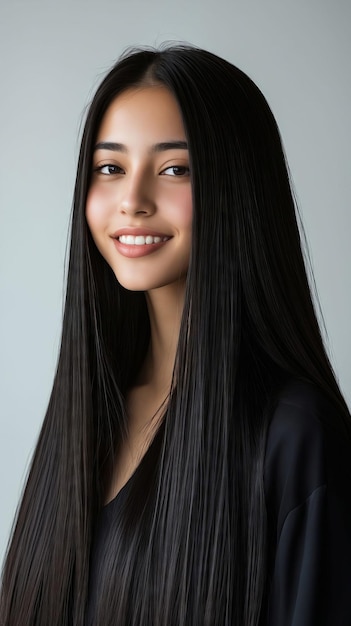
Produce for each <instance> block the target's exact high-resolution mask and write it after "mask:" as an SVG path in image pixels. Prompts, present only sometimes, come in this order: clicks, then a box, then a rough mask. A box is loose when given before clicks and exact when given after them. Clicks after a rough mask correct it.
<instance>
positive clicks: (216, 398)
mask: <svg viewBox="0 0 351 626" xmlns="http://www.w3.org/2000/svg"><path fill="white" fill-rule="evenodd" d="M153 83H155V84H159V83H160V84H163V85H165V86H166V87H167V88H168V89H169V90H170V91H171V92H172V94H173V95H174V96H175V98H176V100H177V102H178V104H179V107H180V111H181V114H182V118H183V122H184V127H185V132H186V136H187V141H188V145H189V153H190V161H191V177H192V178H191V180H192V192H193V239H192V251H191V260H190V266H189V269H188V274H187V284H186V296H185V304H184V311H183V317H182V322H181V328H180V335H179V342H178V350H177V356H176V362H175V368H174V381H176V382H175V383H174V384H173V386H172V389H171V393H170V398H169V402H168V406H167V410H166V411H165V415H164V419H163V422H162V424H161V426H160V429H159V431H158V433H157V434H156V436H155V439H154V441H153V443H152V444H151V447H150V450H149V452H148V453H147V454H146V457H145V458H146V461H145V463H144V467H143V472H139V473H137V474H136V475H135V479H134V481H133V484H132V488H131V490H130V492H129V495H128V499H127V501H126V503H125V507H124V510H123V515H122V517H121V518H119V519H118V520H117V521H116V523H115V524H112V527H111V529H110V536H109V541H108V549H107V551H106V555H105V556H106V558H105V561H104V565H103V567H102V570H101V571H100V574H99V583H98V585H99V588H98V590H97V594H96V597H97V598H98V605H97V609H96V623H97V624H104V625H106V624H118V625H121V626H122V625H124V624H125V625H127V624H128V625H133V626H141V625H142V626H146V625H153V626H161V625H162V626H165V625H167V626H172V625H179V624H186V625H187V626H199V624H204V625H208V626H210V625H211V626H214V625H216V624H218V625H221V626H224V625H227V626H232V625H233V624H238V625H240V626H257V624H258V622H259V617H260V613H261V611H262V602H263V598H264V592H265V572H266V553H265V546H266V517H267V515H266V510H265V501H264V488H263V463H264V453H265V441H266V433H267V428H268V425H269V419H270V416H271V413H272V410H273V406H274V402H275V399H276V398H277V396H278V394H279V391H280V389H281V387H282V386H283V385H284V383H285V381H286V380H287V379H289V378H297V379H300V380H304V381H307V382H309V383H311V384H313V385H315V386H317V387H318V388H320V389H322V390H323V392H324V394H325V395H326V396H327V397H328V398H329V400H330V401H331V402H332V403H333V404H334V406H335V407H336V408H337V414H338V415H339V416H340V427H341V428H343V429H344V431H345V433H346V434H347V436H350V420H349V413H348V410H347V407H346V405H345V402H344V400H343V398H342V396H341V394H340V391H339V389H338V386H337V383H336V381H335V377H334V375H333V372H332V369H331V366H330V363H329V361H328V358H327V356H326V353H325V350H324V347H323V342H322V339H321V335H320V330H319V327H318V323H317V320H316V315H315V312H314V306H313V302H312V298H311V293H310V288H309V284H308V279H307V276H306V270H305V266H304V261H303V254H302V250H301V243H300V236H299V228H298V223H297V219H296V212H295V206H294V201H293V196H292V192H291V187H290V183H289V176H288V171H287V166H286V162H285V158H284V153H283V149H282V145H281V140H280V136H279V131H278V129H277V125H276V122H275V120H274V117H273V115H272V113H271V111H270V109H269V107H268V105H267V103H266V101H265V98H264V97H263V95H262V94H261V92H260V90H259V89H258V88H257V87H256V86H255V84H254V83H253V82H252V81H251V80H250V78H248V77H247V76H246V75H245V74H244V73H243V72H242V71H240V70H239V69H237V68H236V67H234V66H233V65H231V64H230V63H228V62H226V61H224V60H223V59H220V58H219V57H217V56H215V55H213V54H211V53H209V52H207V51H204V50H199V49H196V48H191V47H185V46H176V47H168V48H166V49H163V50H159V51H156V50H150V49H145V50H134V51H132V52H129V53H128V54H127V55H124V56H123V57H122V58H121V59H120V60H119V62H118V63H117V64H116V65H115V66H114V67H113V68H112V70H111V71H110V73H109V74H108V75H107V76H106V78H105V79H104V80H103V82H102V84H101V85H100V87H99V88H98V90H97V93H96V95H95V97H94V99H93V101H92V104H91V106H90V109H89V112H88V115H87V119H86V124H85V129H84V133H83V138H82V144H81V150H80V156H79V163H78V173H77V179H76V185H75V192H74V207H73V217H72V227H71V246H70V259H69V267H68V278H67V291H66V304H65V312H64V321H63V331H62V342H61V348H60V354H59V360H58V366H57V372H56V375H55V380H54V385H53V390H52V394H51V398H50V402H49V407H48V410H47V414H46V417H45V421H44V424H43V427H42V431H41V434H40V437H39V441H38V444H37V447H36V450H35V453H34V457H33V461H32V465H31V469H30V474H29V477H28V481H27V485H26V487H25V491H24V494H23V498H22V501H21V504H20V507H19V510H18V514H17V518H16V522H15V526H14V530H13V534H12V539H11V543H10V546H9V549H8V553H7V559H6V562H5V567H4V573H3V585H2V596H1V617H0V622H1V624H3V625H6V626H23V624H26V625H27V626H34V625H35V626H48V624H50V626H65V625H68V624H74V625H77V626H80V625H82V624H83V623H84V614H85V608H86V601H87V593H88V591H87V590H88V579H89V555H90V551H91V545H92V537H93V532H94V525H95V523H96V520H97V516H98V513H99V510H100V508H101V506H102V504H103V491H104V485H105V481H106V477H107V476H108V475H109V472H111V470H112V466H113V463H114V454H115V450H116V449H117V447H118V442H119V441H121V439H122V438H123V437H124V436H125V433H126V431H127V428H128V424H127V421H126V417H125V410H124V397H125V394H126V392H127V390H128V388H129V387H130V386H131V385H132V384H133V381H134V380H135V377H136V374H137V372H138V369H139V368H140V365H141V363H142V361H143V358H144V356H145V353H146V349H147V346H148V342H149V339H150V328H149V319H148V313H147V307H146V301H145V296H144V294H143V293H133V292H129V291H127V290H126V289H124V288H123V287H122V286H121V285H119V284H118V282H117V280H116V278H115V276H114V275H113V273H112V270H111V269H110V268H109V267H108V265H107V263H106V262H105V261H104V259H103V258H102V256H101V255H100V253H99V252H98V250H97V248H96V246H95V244H94V242H93V240H92V237H91V234H90V232H89V229H88V227H87V222H86V218H85V204H86V198H87V193H88V189H89V184H90V178H91V172H92V153H93V147H94V142H95V140H96V136H97V132H98V129H99V126H100V124H101V121H102V118H103V116H104V113H105V112H106V109H107V107H108V106H109V104H110V103H111V101H112V100H113V99H114V98H115V97H116V96H117V95H118V94H120V93H121V92H123V91H124V90H126V89H127V88H129V87H133V86H137V85H142V84H153Z"/></svg>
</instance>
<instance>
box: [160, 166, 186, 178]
mask: <svg viewBox="0 0 351 626" xmlns="http://www.w3.org/2000/svg"><path fill="white" fill-rule="evenodd" d="M161 174H164V175H165V176H179V177H180V176H189V174H190V169H189V168H188V167H187V166H186V165H172V166H171V167H167V168H166V169H165V170H163V171H162V172H161Z"/></svg>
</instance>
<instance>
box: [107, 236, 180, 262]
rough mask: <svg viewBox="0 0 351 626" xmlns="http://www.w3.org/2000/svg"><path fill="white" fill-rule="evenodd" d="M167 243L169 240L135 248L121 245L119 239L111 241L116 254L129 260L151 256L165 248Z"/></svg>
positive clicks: (134, 246)
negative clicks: (116, 251)
mask: <svg viewBox="0 0 351 626" xmlns="http://www.w3.org/2000/svg"><path fill="white" fill-rule="evenodd" d="M168 242H169V239H167V241H160V243H145V244H143V245H142V246H136V245H128V244H125V243H121V242H120V241H119V239H114V240H113V243H114V244H115V247H116V248H117V250H118V252H119V253H120V254H122V255H123V256H127V257H129V258H131V259H136V258H138V257H141V256H147V255H148V254H152V253H153V252H156V251H157V250H159V249H160V248H162V247H163V246H165V245H166V244H167V243H168Z"/></svg>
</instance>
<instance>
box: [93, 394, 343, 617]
mask: <svg viewBox="0 0 351 626" xmlns="http://www.w3.org/2000/svg"><path fill="white" fill-rule="evenodd" d="M333 415H335V409H334V408H333V407H331V405H330V404H329V403H328V401H327V400H326V399H325V397H324V396H323V395H322V394H321V393H320V392H319V391H317V390H316V389H314V388H313V387H312V386H311V385H307V384H304V383H301V382H292V383H290V384H289V385H288V386H287V387H286V389H285V390H284V392H283V393H282V394H281V397H280V400H279V402H278V405H277V407H276V409H275V411H274V414H273V416H272V420H271V423H270V427H269V431H268V437H267V445H266V457H265V469H264V485H265V494H266V506H267V514H268V571H267V590H268V591H267V598H266V599H265V600H266V601H265V606H266V607H268V609H267V614H265V615H263V616H262V620H261V622H260V626H351V495H350V494H351V448H350V443H349V442H346V441H345V439H344V437H343V436H342V435H341V432H340V428H339V427H338V425H339V424H340V419H339V418H338V416H336V419H335V421H334V422H333ZM334 424H335V425H334ZM140 469H141V466H139V468H138V469H137V470H136V471H137V472H138V471H140ZM134 475H135V474H134ZM134 475H133V476H134ZM133 476H132V477H131V479H130V480H129V481H128V483H127V484H126V485H125V486H124V487H123V488H122V490H121V491H120V492H119V493H118V494H117V496H116V498H114V500H112V501H111V502H110V503H109V504H108V505H107V506H105V507H104V508H103V509H102V511H101V515H100V518H99V521H98V526H97V529H96V536H95V540H94V545H93V549H92V554H91V565H90V583H89V599H88V609H87V621H86V624H87V626H91V624H93V614H94V610H95V606H96V600H97V598H96V589H97V572H98V569H99V562H100V558H101V555H102V554H103V553H104V549H103V548H104V544H105V541H106V538H107V537H108V533H109V527H110V525H111V523H113V520H114V519H115V518H116V516H118V515H120V514H121V511H122V510H123V506H124V503H125V500H126V498H127V496H128V491H129V490H130V488H131V486H132V482H133ZM99 626H100V625H99ZM101 626H103V625H101ZM121 626H122V625H121ZM141 626H142V625H141ZM165 626H166V625H165ZM179 626H185V625H179ZM199 626H200V625H199ZM233 626H234V625H233ZM235 626H240V625H235Z"/></svg>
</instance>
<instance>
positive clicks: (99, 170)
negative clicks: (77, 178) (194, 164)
mask: <svg viewBox="0 0 351 626" xmlns="http://www.w3.org/2000/svg"><path fill="white" fill-rule="evenodd" d="M105 168H109V169H114V170H115V171H113V172H110V171H109V172H108V174H107V173H105V172H103V170H104V169H105ZM167 170H173V175H172V174H166V173H165V172H167ZM174 170H181V171H182V173H181V174H179V173H178V175H177V174H175V173H174ZM94 172H97V173H98V174H101V175H102V176H116V175H117V174H122V173H123V169H122V168H121V167H119V166H118V165H113V164H112V163H105V164H104V165H99V166H98V167H95V168H94ZM189 174H190V169H189V167H187V166H186V165H171V166H169V167H166V168H165V169H164V170H162V172H160V175H162V176H173V177H174V178H183V177H185V176H189Z"/></svg>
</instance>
